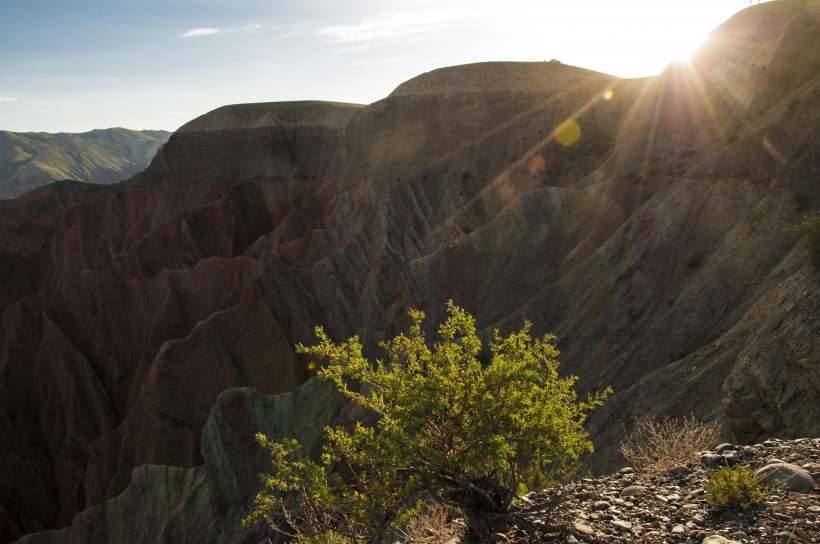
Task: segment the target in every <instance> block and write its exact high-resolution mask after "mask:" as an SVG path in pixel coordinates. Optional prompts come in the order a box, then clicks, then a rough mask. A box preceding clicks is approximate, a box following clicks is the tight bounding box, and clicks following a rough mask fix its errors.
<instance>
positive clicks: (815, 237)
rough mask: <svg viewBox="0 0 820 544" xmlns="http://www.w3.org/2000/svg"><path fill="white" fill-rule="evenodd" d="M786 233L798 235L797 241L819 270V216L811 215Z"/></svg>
mask: <svg viewBox="0 0 820 544" xmlns="http://www.w3.org/2000/svg"><path fill="white" fill-rule="evenodd" d="M786 231H787V232H792V233H795V234H799V235H800V239H799V240H798V241H799V242H800V243H801V244H803V246H805V247H806V249H808V250H809V255H811V258H812V261H813V262H814V265H815V266H816V267H818V268H820V216H818V215H817V214H816V213H813V214H811V215H809V216H808V217H806V218H805V219H803V221H801V222H799V223H796V224H794V225H792V226H791V227H789V228H788V229H786Z"/></svg>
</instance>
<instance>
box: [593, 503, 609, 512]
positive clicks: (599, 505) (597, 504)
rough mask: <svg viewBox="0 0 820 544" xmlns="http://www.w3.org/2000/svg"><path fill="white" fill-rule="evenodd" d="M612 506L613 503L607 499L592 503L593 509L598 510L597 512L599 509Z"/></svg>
mask: <svg viewBox="0 0 820 544" xmlns="http://www.w3.org/2000/svg"><path fill="white" fill-rule="evenodd" d="M611 506H612V505H611V504H609V503H608V502H606V501H595V502H594V503H592V510H593V511H596V512H597V511H599V510H607V509H609V508H610V507H611Z"/></svg>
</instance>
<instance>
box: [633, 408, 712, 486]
mask: <svg viewBox="0 0 820 544" xmlns="http://www.w3.org/2000/svg"><path fill="white" fill-rule="evenodd" d="M717 436H718V428H717V425H715V424H708V425H706V424H703V423H701V422H699V421H698V420H697V419H695V416H694V415H692V416H690V417H688V418H687V417H684V418H683V419H673V418H670V417H664V418H663V419H662V420H658V419H657V418H654V417H645V418H642V419H638V420H636V421H635V427H634V428H633V429H632V432H631V433H629V434H628V435H627V437H626V438H625V439H624V440H623V441H622V442H621V445H620V447H619V448H618V449H619V451H620V452H621V454H622V455H623V456H624V457H626V459H627V460H628V461H629V462H630V463H632V466H633V467H634V468H635V469H636V470H638V471H640V472H647V473H662V472H666V471H668V470H669V469H671V468H674V467H676V466H679V465H683V464H686V463H687V462H689V461H691V460H692V459H694V458H695V457H696V455H697V453H698V452H700V451H703V450H705V449H706V448H708V447H709V446H710V445H711V444H712V443H713V442H714V441H715V440H716V439H717Z"/></svg>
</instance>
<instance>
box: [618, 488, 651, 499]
mask: <svg viewBox="0 0 820 544" xmlns="http://www.w3.org/2000/svg"><path fill="white" fill-rule="evenodd" d="M644 491H646V487H644V486H642V485H630V486H628V487H625V488H623V490H621V497H631V496H633V495H638V494H639V493H643V492H644Z"/></svg>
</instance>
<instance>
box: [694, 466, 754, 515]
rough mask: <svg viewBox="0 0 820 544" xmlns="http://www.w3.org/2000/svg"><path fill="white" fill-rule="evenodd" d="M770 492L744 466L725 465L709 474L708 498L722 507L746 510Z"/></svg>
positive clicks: (710, 501)
mask: <svg viewBox="0 0 820 544" xmlns="http://www.w3.org/2000/svg"><path fill="white" fill-rule="evenodd" d="M768 494H769V488H768V487H767V486H766V485H765V484H763V483H762V482H761V481H760V480H759V479H758V478H756V477H755V475H754V472H752V470H751V469H748V468H746V467H744V466H741V465H737V466H734V467H723V468H720V469H717V470H715V471H714V472H712V474H711V475H710V476H709V483H707V484H706V495H707V497H706V498H707V500H708V501H709V503H710V504H712V505H714V506H720V507H722V508H739V509H742V510H746V509H748V508H749V507H751V506H754V505H755V504H758V503H759V502H761V501H762V500H763V499H765V498H766V496H767V495H768Z"/></svg>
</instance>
